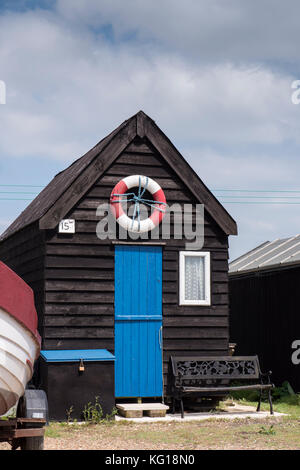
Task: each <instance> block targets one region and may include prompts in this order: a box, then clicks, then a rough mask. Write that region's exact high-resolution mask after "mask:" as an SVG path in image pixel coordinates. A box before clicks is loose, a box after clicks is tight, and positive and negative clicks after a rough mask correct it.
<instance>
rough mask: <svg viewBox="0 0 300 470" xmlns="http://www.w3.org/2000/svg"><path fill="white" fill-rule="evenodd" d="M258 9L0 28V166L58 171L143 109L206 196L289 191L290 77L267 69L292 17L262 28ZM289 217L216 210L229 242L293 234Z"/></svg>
mask: <svg viewBox="0 0 300 470" xmlns="http://www.w3.org/2000/svg"><path fill="white" fill-rule="evenodd" d="M267 4H268V2H266V1H261V2H260V3H259V4H258V3H257V2H256V1H255V2H249V3H247V4H246V3H243V6H240V5H241V4H240V2H236V1H233V0H232V1H230V2H227V3H226V7H224V6H223V5H224V3H223V2H220V1H216V0H214V1H211V2H205V3H204V2H201V1H199V2H196V1H192V0H187V2H184V3H182V2H176V1H174V0H172V1H171V0H164V1H162V2H160V4H159V6H158V4H156V3H155V2H145V1H140V0H139V1H137V0H128V1H126V2H124V1H123V0H122V1H121V0H115V1H114V2H111V1H108V0H102V1H101V2H99V1H96V0H90V1H89V2H80V1H79V0H72V1H70V0H60V1H58V4H57V10H54V11H41V10H36V11H28V12H26V13H9V14H5V15H4V14H2V15H0V64H1V69H0V79H2V80H4V81H5V83H6V85H7V104H6V105H4V106H1V107H0V129H1V136H0V159H3V161H5V159H7V158H8V157H9V158H16V159H19V162H21V157H29V156H30V157H31V158H35V157H36V158H40V159H43V162H47V161H49V160H60V161H66V163H67V162H69V161H71V160H74V159H75V158H77V157H79V156H80V155H82V154H83V153H85V152H86V151H87V150H89V148H91V147H92V146H94V145H95V143H96V142H97V141H98V140H100V139H101V138H102V137H104V136H105V135H106V134H107V133H109V132H110V131H111V130H112V129H113V128H115V127H116V126H118V125H119V124H120V122H121V121H123V120H124V119H126V118H128V117H129V116H131V115H132V114H134V113H135V112H137V111H138V110H139V109H143V110H144V111H145V112H146V113H147V114H149V115H150V116H151V117H152V118H153V119H154V120H155V121H156V122H157V124H158V125H159V126H160V127H161V128H162V130H163V131H164V132H165V133H166V134H167V135H168V137H169V138H170V139H171V140H172V141H173V142H174V144H175V145H176V146H177V148H178V149H179V150H180V151H181V152H182V154H183V155H184V156H185V157H186V158H187V159H188V160H189V162H190V163H191V165H192V166H193V167H194V168H195V170H196V171H197V172H198V174H199V176H200V177H202V178H203V180H204V182H205V183H206V184H207V185H208V186H209V187H210V188H215V187H217V186H219V187H224V188H225V187H231V188H232V187H243V188H247V187H250V188H258V187H259V188H264V187H267V188H281V189H282V188H286V187H287V186H289V187H292V186H294V187H297V186H298V184H299V183H298V175H299V166H300V163H299V159H298V157H297V155H298V152H299V144H300V142H299V136H300V133H299V115H300V105H299V106H296V105H293V104H292V102H291V93H292V91H293V90H292V89H291V84H292V81H293V80H294V79H295V78H296V79H297V78H300V77H297V76H296V77H295V76H293V74H292V73H290V72H289V71H286V70H285V69H284V67H283V66H282V64H281V63H280V60H281V59H282V58H285V59H286V60H287V61H290V60H293V59H294V58H295V57H296V56H297V57H298V51H297V48H296V45H297V44H298V43H299V39H300V37H299V35H300V30H299V28H298V20H297V18H298V15H297V14H296V12H295V13H294V12H293V8H294V5H296V4H295V3H294V1H292V2H291V4H290V9H289V12H288V11H287V9H286V5H285V4H282V3H279V2H277V1H274V2H272V15H273V17H272V21H271V20H270V10H269V8H267ZM297 10H299V7H298V9H297ZM258 11H259V13H260V14H259V15H258V14H257V12H258ZM287 18H289V21H287ZM254 19H255V21H254ZM110 23H111V24H112V29H113V32H114V35H115V37H112V38H110V39H111V40H110V39H109V40H108V38H107V32H105V31H106V30H105V27H108V26H107V25H109V24H110ZM266 25H267V27H266ZM296 26H297V28H296ZM103 28H104V29H103ZM108 29H109V28H108ZM130 34H131V39H128V38H129V37H130ZM276 54H277V56H276ZM275 58H277V62H275V61H274V59H275ZM272 59H273V61H272ZM290 147H292V149H291V148H290ZM286 148H289V151H288V152H287V151H285V149H286ZM280 150H281V151H282V152H281V153H280ZM23 161H24V163H20V165H22V164H23V165H26V158H24V160H23ZM59 164H61V163H59ZM41 165H42V162H41ZM18 168H19V169H20V171H22V169H21V166H20V167H18ZM45 171H46V170H45ZM45 180H47V176H45V178H43V181H45ZM297 208H298V206H295V207H293V206H289V207H288V209H289V210H286V209H285V207H281V208H279V207H277V208H272V207H270V206H268V207H264V206H256V207H255V210H254V208H251V207H250V206H238V205H237V206H234V205H232V206H230V207H229V206H228V209H229V210H230V212H231V213H232V215H233V216H234V217H236V219H237V222H238V224H239V228H240V237H239V238H238V239H237V241H236V242H235V241H234V242H233V243H237V244H239V246H242V245H243V246H244V247H245V249H246V246H247V248H248V247H249V248H251V247H252V246H253V245H255V242H256V241H257V240H258V238H260V237H262V238H263V239H264V238H265V236H264V235H266V236H268V237H269V236H270V238H272V235H274V238H276V232H282V233H283V231H282V230H281V227H283V226H284V227H286V230H289V229H291V231H294V230H296V228H297V225H299V220H298V219H297V217H295V214H294V213H295V211H296V209H297ZM292 209H293V211H292ZM247 214H248V215H249V217H250V216H251V217H253V219H254V220H256V221H257V225H256V226H253V229H251V227H250V228H249V226H248V222H247V220H248V219H247V217H248V216H247V217H246V215H247ZM278 214H281V216H280V217H281V218H280V217H279V216H278ZM273 215H274V217H273ZM275 220H276V223H274V221H275ZM280 221H281V222H280ZM279 236H280V235H279ZM236 246H237V245H236ZM241 251H243V249H241Z"/></svg>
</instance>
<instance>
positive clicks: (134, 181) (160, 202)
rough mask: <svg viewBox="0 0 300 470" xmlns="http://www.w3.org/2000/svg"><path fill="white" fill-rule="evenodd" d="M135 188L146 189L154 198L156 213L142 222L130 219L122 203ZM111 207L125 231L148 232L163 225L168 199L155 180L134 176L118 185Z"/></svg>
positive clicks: (112, 195) (124, 179) (111, 197)
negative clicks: (128, 192) (123, 197)
mask: <svg viewBox="0 0 300 470" xmlns="http://www.w3.org/2000/svg"><path fill="white" fill-rule="evenodd" d="M135 187H140V188H143V189H145V188H146V189H147V191H149V192H150V193H151V195H152V197H153V205H154V211H153V213H152V214H151V216H150V217H148V218H147V219H145V220H141V221H138V220H133V219H131V218H130V217H128V215H127V214H125V212H124V210H123V207H122V203H121V201H126V199H122V196H123V195H124V196H125V197H126V194H125V193H127V191H128V190H129V189H131V188H135ZM120 197H121V199H120ZM155 201H157V202H155ZM141 204H143V199H141ZM148 205H150V204H148ZM110 207H111V211H112V214H113V215H114V217H115V218H116V220H117V222H118V223H119V224H120V225H121V227H123V228H124V229H125V230H130V231H131V232H137V233H142V232H148V231H150V230H153V229H154V228H155V227H157V226H158V225H159V224H160V223H161V221H162V219H163V217H164V215H165V210H166V197H165V194H164V192H163V190H162V189H161V187H160V186H159V184H158V183H156V181H154V180H153V179H151V178H148V177H147V176H143V175H132V176H127V177H126V178H123V179H122V180H121V181H119V183H118V184H116V186H115V187H114V189H113V190H112V193H111V196H110Z"/></svg>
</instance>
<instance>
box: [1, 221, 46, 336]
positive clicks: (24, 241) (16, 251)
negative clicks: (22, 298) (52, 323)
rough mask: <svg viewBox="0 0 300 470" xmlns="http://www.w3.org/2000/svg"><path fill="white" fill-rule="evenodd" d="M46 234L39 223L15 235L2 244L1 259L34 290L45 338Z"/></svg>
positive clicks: (41, 329)
mask: <svg viewBox="0 0 300 470" xmlns="http://www.w3.org/2000/svg"><path fill="white" fill-rule="evenodd" d="M44 255H45V243H44V233H43V232H40V230H39V228H38V224H37V223H33V224H31V225H29V226H28V227H25V228H24V229H23V230H21V231H19V232H16V233H14V235H12V236H11V237H10V238H8V239H7V240H5V241H4V242H3V243H1V244H0V259H1V261H3V263H5V264H6V265H7V266H9V267H10V268H11V269H12V270H13V271H15V272H16V273H17V274H18V275H19V276H20V277H21V278H22V279H24V281H25V282H27V284H28V285H29V286H30V287H31V288H32V289H33V291H34V299H35V306H36V310H37V313H38V318H39V322H38V330H39V333H40V335H41V336H43V317H44V274H45V270H44V268H45V264H44Z"/></svg>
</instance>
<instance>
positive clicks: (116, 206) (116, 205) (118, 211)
mask: <svg viewBox="0 0 300 470" xmlns="http://www.w3.org/2000/svg"><path fill="white" fill-rule="evenodd" d="M127 190H128V188H127V185H126V183H124V181H123V180H121V181H119V183H118V184H116V186H115V187H114V189H113V190H112V192H111V195H110V207H111V211H112V214H113V216H114V217H115V218H116V220H118V218H119V217H120V216H121V215H123V214H124V211H123V208H122V204H121V203H120V202H114V201H118V200H119V199H122V197H121V196H114V194H124V193H126V192H127ZM124 200H125V201H126V199H124Z"/></svg>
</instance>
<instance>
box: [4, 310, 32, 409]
mask: <svg viewBox="0 0 300 470" xmlns="http://www.w3.org/2000/svg"><path fill="white" fill-rule="evenodd" d="M38 353H39V344H38V341H37V340H36V338H35V337H34V335H33V334H32V333H31V332H30V331H29V329H27V328H26V327H25V326H23V325H22V324H21V323H20V322H19V321H18V320H16V319H15V318H14V317H13V316H11V315H10V314H9V313H7V312H6V311H5V310H3V309H2V308H0V416H1V415H3V414H5V413H6V412H7V411H8V410H9V409H10V408H11V407H12V406H14V405H15V404H16V403H17V401H18V399H19V398H20V397H21V396H22V395H23V394H24V391H25V387H26V384H27V383H28V382H29V380H30V379H31V377H32V374H33V364H34V361H35V359H36V357H37V355H38Z"/></svg>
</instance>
